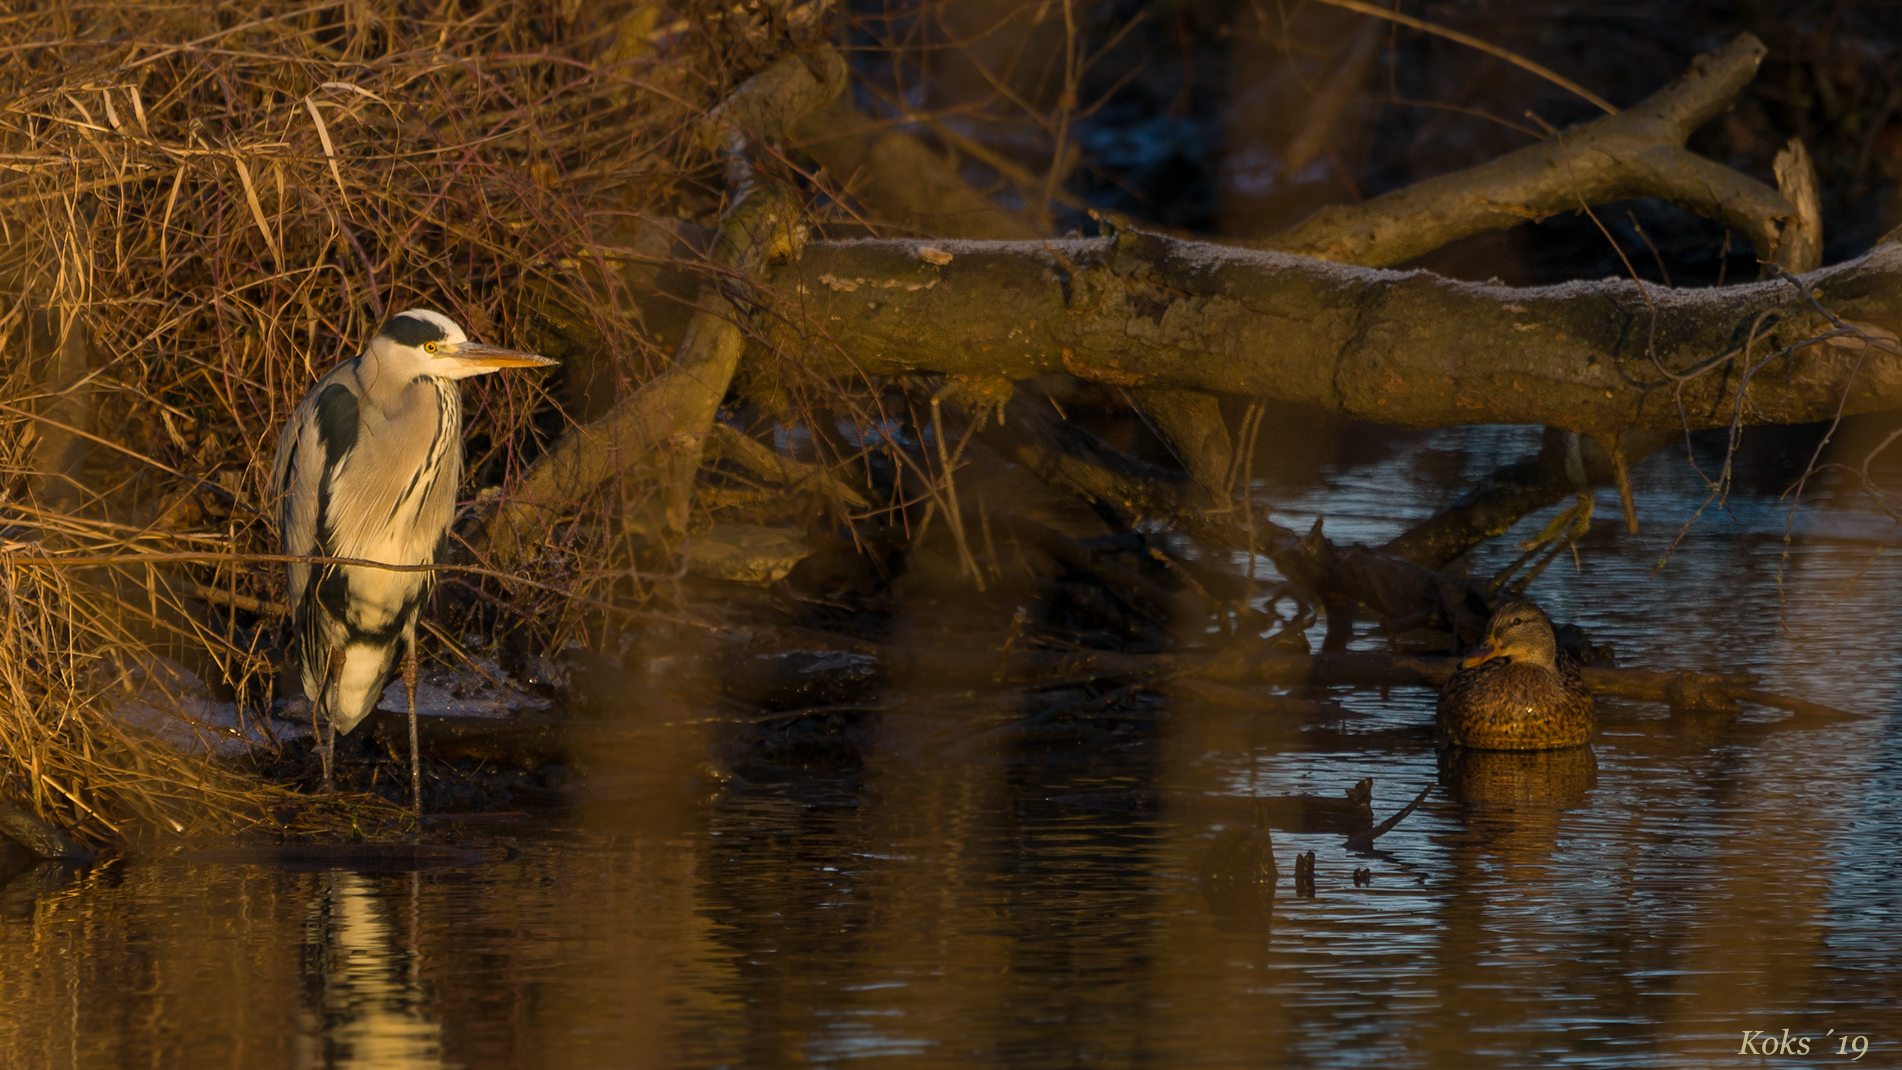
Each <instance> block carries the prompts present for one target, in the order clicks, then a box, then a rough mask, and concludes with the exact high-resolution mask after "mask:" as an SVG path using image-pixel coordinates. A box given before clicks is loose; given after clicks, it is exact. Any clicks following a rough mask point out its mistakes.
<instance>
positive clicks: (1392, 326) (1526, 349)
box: [769, 231, 1902, 439]
mask: <svg viewBox="0 0 1902 1070" xmlns="http://www.w3.org/2000/svg"><path fill="white" fill-rule="evenodd" d="M926 247H927V243H921V242H914V241H859V242H836V243H812V244H809V245H808V246H807V247H806V250H805V253H804V255H803V257H802V258H801V260H800V262H799V263H797V264H795V265H791V266H788V267H787V268H784V269H781V270H779V271H777V272H775V273H774V274H773V276H772V282H773V285H774V287H775V289H776V291H777V294H778V295H779V298H780V300H781V302H782V303H783V307H784V310H785V311H786V313H787V314H788V320H789V321H791V320H796V321H801V322H803V323H806V324H810V325H811V327H812V329H814V330H817V331H819V332H821V333H822V334H823V336H824V337H826V338H828V339H846V338H849V339H851V340H852V341H851V347H850V348H851V354H852V361H851V363H850V364H849V365H848V364H847V363H846V362H845V360H844V358H843V355H842V354H840V353H838V352H836V351H832V352H829V351H828V349H829V346H804V340H803V339H801V338H799V337H797V336H796V335H795V334H794V330H795V328H793V327H792V326H790V325H783V326H781V327H780V328H779V329H777V330H776V331H775V332H774V334H773V337H772V339H771V343H769V344H776V345H780V346H785V347H788V348H792V347H804V348H806V349H807V350H808V359H809V361H810V362H811V363H812V365H813V367H814V370H815V371H827V372H830V373H833V374H841V375H843V374H847V373H850V372H860V373H869V374H872V375H887V376H898V375H910V374H918V373H924V372H932V373H938V374H946V375H953V376H961V377H966V378H972V379H998V378H1003V379H1011V380H1023V379H1031V378H1035V377H1037V376H1041V375H1046V374H1053V373H1059V372H1067V373H1069V374H1073V375H1076V376H1077V377H1079V378H1082V379H1086V380H1090V381H1093V382H1099V383H1105V384H1109V385H1114V386H1129V387H1134V386H1142V387H1149V388H1159V389H1178V390H1200V391H1204V392H1210V393H1216V392H1227V393H1238V394H1247V395H1253V396H1258V397H1264V398H1274V399H1279V400H1284V401H1294V402H1300V403H1304V404H1309V405H1313V406H1317V407H1319V408H1323V409H1327V410H1331V411H1334V412H1340V413H1344V414H1347V415H1351V416H1356V417H1361V418H1364V419H1369V420H1376V421H1380V422H1384V423H1394V424H1406V425H1411V426H1416V427H1449V426H1464V425H1470V424H1481V423H1509V424H1546V425H1550V426H1555V427H1563V428H1566V429H1568V430H1573V431H1578V432H1581V433H1584V434H1589V435H1593V436H1594V437H1598V438H1601V439H1603V438H1606V437H1608V436H1610V435H1613V434H1616V433H1618V432H1620V431H1624V430H1627V429H1629V428H1633V427H1649V428H1660V429H1670V428H1678V429H1684V428H1702V427H1725V426H1729V425H1731V424H1732V422H1733V421H1735V420H1739V419H1741V420H1742V421H1743V422H1745V423H1750V424H1773V423H1807V422H1811V421H1815V420H1818V419H1824V418H1829V417H1833V416H1835V415H1836V414H1837V413H1838V412H1841V413H1843V414H1844V415H1849V414H1855V413H1863V412H1871V411H1877V410H1882V409H1888V408H1895V407H1897V406H1898V405H1902V351H1898V350H1897V349H1896V348H1895V347H1894V345H1893V344H1891V343H1889V342H1887V341H1886V340H1885V336H1884V335H1883V334H1882V333H1881V332H1883V331H1886V332H1889V333H1894V332H1897V331H1898V330H1902V246H1896V245H1882V246H1878V247H1876V248H1875V249H1874V250H1872V251H1870V252H1869V253H1867V254H1865V255H1863V256H1862V257H1860V258H1858V259H1856V260H1853V261H1850V262H1848V263H1844V264H1839V265H1836V266H1834V267H1829V268H1824V269H1822V270H1820V271H1815V272H1811V273H1809V274H1807V275H1803V276H1799V277H1797V278H1796V279H1794V280H1782V281H1774V282H1762V283H1751V284H1746V285H1741V286H1731V287H1724V288H1721V289H1720V288H1711V289H1704V290H1667V291H1657V290H1648V289H1641V288H1640V287H1639V286H1638V285H1637V284H1634V283H1632V282H1629V281H1624V280H1602V281H1598V282H1579V283H1570V284H1567V285H1565V286H1553V287H1539V288H1524V289H1519V288H1513V287H1506V286H1496V285H1490V284H1481V283H1469V282H1459V281H1455V280H1451V279H1445V278H1440V277H1438V276H1435V275H1431V274H1427V273H1425V272H1408V273H1396V272H1389V271H1374V270H1366V269H1361V268H1353V267H1345V266H1341V265H1335V264H1327V263H1324V262H1321V261H1318V260H1314V259H1310V258H1305V257H1290V256H1284V255H1281V254H1276V253H1262V252H1254V251H1250V250H1243V249H1235V248H1231V247H1225V246H1217V245H1209V244H1203V243H1195V242H1182V241H1177V240H1175V239H1172V238H1165V237H1161V236H1158V235H1151V234H1141V233H1135V232H1130V231H1123V232H1119V233H1117V234H1115V235H1112V236H1110V237H1107V238H1091V239H1070V240H1066V241H1052V242H1039V243H1035V244H1032V243H1028V242H948V241H940V242H937V243H935V244H933V245H931V246H930V247H929V248H930V254H931V255H930V258H929V259H927V257H926V255H924V253H923V252H922V250H924V249H925V248H926ZM946 261H948V262H946ZM1798 286H1802V287H1806V288H1808V289H1809V290H1810V291H1812V292H1813V293H1814V294H1815V295H1816V299H1817V300H1818V301H1820V302H1821V303H1822V304H1823V305H1824V306H1825V307H1828V308H1831V309H1832V310H1834V311H1835V313H1836V314H1837V315H1838V316H1839V317H1840V318H1842V319H1844V320H1845V321H1851V328H1850V330H1849V331H1844V330H1841V329H1839V328H1836V327H1835V325H1834V324H1832V323H1830V322H1829V321H1828V320H1827V319H1825V318H1824V317H1822V316H1820V315H1817V314H1816V313H1814V312H1813V311H1811V310H1810V308H1809V307H1808V305H1807V302H1806V301H1805V300H1804V298H1803V296H1802V295H1801V294H1800V293H1799V292H1798V291H1797V287H1798ZM1855 324H1867V325H1872V326H1874V327H1875V328H1877V329H1876V330H1874V331H1867V330H1862V329H1859V328H1857V327H1855V326H1854V325H1855ZM1753 325H1757V327H1758V329H1757V331H1756V332H1755V334H1754V338H1755V344H1754V346H1753V347H1752V348H1751V351H1750V353H1749V354H1748V358H1747V360H1748V363H1746V364H1744V367H1745V368H1746V369H1748V368H1751V367H1752V366H1754V365H1759V364H1762V363H1763V362H1764V361H1766V360H1768V359H1770V358H1772V357H1774V358H1775V365H1774V367H1775V374H1773V375H1744V374H1739V373H1738V365H1739V364H1740V363H1741V362H1743V361H1744V360H1745V354H1744V349H1745V343H1746V342H1747V341H1748V340H1749V339H1750V338H1751V337H1752V326H1753ZM1825 342H1827V343H1830V344H1824V343H1825ZM1726 373H1728V374H1726ZM1740 383H1742V384H1744V385H1743V386H1742V389H1743V391H1744V397H1743V398H1742V399H1741V401H1742V405H1741V411H1739V408H1740V406H1739V401H1740V399H1739V397H1738V390H1739V384H1740Z"/></svg>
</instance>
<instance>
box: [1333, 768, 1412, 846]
mask: <svg viewBox="0 0 1902 1070" xmlns="http://www.w3.org/2000/svg"><path fill="white" fill-rule="evenodd" d="M1432 792H1433V785H1431V784H1428V785H1427V786H1426V787H1424V788H1421V789H1420V794H1418V795H1415V796H1414V797H1413V801H1412V802H1410V803H1408V804H1407V805H1406V806H1405V807H1404V808H1403V809H1402V810H1401V811H1400V812H1399V813H1397V814H1395V815H1393V816H1392V817H1390V818H1388V819H1387V820H1385V821H1382V822H1381V823H1380V824H1378V825H1375V826H1374V827H1373V828H1370V829H1368V830H1367V831H1366V832H1357V833H1355V834H1354V835H1352V836H1349V837H1348V838H1347V843H1346V844H1344V845H1343V846H1345V847H1346V848H1347V849H1348V850H1350V851H1364V850H1366V849H1367V848H1369V847H1371V846H1373V843H1374V841H1375V840H1377V839H1379V838H1380V837H1381V836H1383V835H1385V834H1386V833H1388V832H1391V831H1393V827H1394V826H1395V825H1398V824H1400V822H1401V821H1403V820H1405V819H1406V816H1407V815H1408V814H1410V813H1413V812H1414V811H1415V810H1418V809H1419V808H1420V804H1421V803H1423V802H1426V797H1427V796H1428V795H1429V794H1431V793H1432Z"/></svg>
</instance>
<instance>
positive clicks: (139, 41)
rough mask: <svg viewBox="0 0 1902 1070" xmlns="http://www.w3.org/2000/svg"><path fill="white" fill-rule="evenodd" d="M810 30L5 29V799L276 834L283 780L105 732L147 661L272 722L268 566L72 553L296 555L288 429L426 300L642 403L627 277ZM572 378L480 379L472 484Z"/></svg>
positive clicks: (719, 14)
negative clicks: (745, 80)
mask: <svg viewBox="0 0 1902 1070" xmlns="http://www.w3.org/2000/svg"><path fill="white" fill-rule="evenodd" d="M811 14H812V12H811V11H810V10H808V11H806V12H805V15H806V16H807V17H808V18H809V17H810V15H811ZM788 21H789V16H788V13H787V11H785V10H783V9H779V8H762V7H758V6H754V7H751V8H746V7H740V8H733V9H731V10H721V9H715V8H707V9H705V10H700V9H698V8H696V7H695V6H694V5H693V4H691V3H689V4H687V5H684V6H677V7H674V8H669V9H663V8H660V7H658V6H655V5H650V4H643V3H625V4H619V5H602V6H599V7H598V8H597V6H596V5H583V4H579V3H576V2H574V0H545V2H538V0H489V2H486V3H457V2H454V0H449V2H403V0H317V2H310V3H281V2H270V0H267V2H261V3H254V4H248V5H202V4H143V3H127V2H107V3H84V2H80V3H58V4H54V3H37V4H24V5H14V6H13V7H12V8H11V9H10V13H9V14H7V15H5V16H4V17H0V227H3V228H4V233H5V237H6V244H5V253H4V259H3V261H0V296H3V297H4V299H5V300H4V305H3V306H0V346H4V347H5V348H6V351H7V352H8V353H9V354H10V357H11V359H10V360H8V362H7V363H6V365H5V374H4V377H3V378H0V479H4V481H5V482H4V490H5V494H4V499H0V538H3V539H4V543H0V586H3V593H4V602H3V603H0V614H4V621H3V622H0V688H4V708H0V803H4V804H8V805H14V806H19V807H29V808H32V809H34V810H36V811H38V812H39V813H41V814H42V815H43V816H45V817H47V818H49V819H51V820H53V821H54V822H56V823H58V824H60V825H63V826H65V827H67V828H70V829H73V830H75V831H76V832H78V833H79V834H81V835H82V836H85V837H88V838H91V839H94V840H102V839H111V838H117V837H124V836H128V835H132V834H134V833H136V832H137V831H139V830H143V829H170V830H173V831H182V830H184V829H186V828H199V827H204V828H219V829H227V828H231V827H235V826H239V825H243V824H246V823H249V822H255V821H259V820H267V819H269V818H270V816H271V815H272V814H273V807H274V806H276V804H278V803H281V802H283V801H286V800H287V799H288V798H289V797H290V793H289V789H287V788H284V787H281V786H277V785H274V784H272V783H269V782H267V781H265V780H263V779H261V778H259V777H257V776H255V775H252V774H248V773H245V772H243V771H239V770H235V769H233V768H229V767H221V766H219V765H217V764H215V763H213V762H211V761H208V760H206V759H203V758H199V757H193V756H190V755H187V754H185V753H182V752H180V751H177V750H174V749H172V748H171V747H168V746H166V745H165V744H163V743H161V742H159V741H158V740H157V739H156V738H155V737H152V736H150V735H148V734H145V733H143V732H140V731H138V730H135V729H131V728H129V727H127V726H126V725H125V724H123V723H121V722H120V721H119V720H118V719H116V718H115V717H113V716H112V715H111V712H110V711H111V709H112V707H113V705H114V703H115V702H116V701H118V700H119V699H120V698H122V697H123V695H124V694H125V692H126V689H127V688H128V687H129V686H130V685H129V684H128V682H127V681H128V679H129V677H130V674H132V673H133V672H134V670H135V669H136V668H137V667H138V666H139V665H141V664H146V663H149V659H150V656H151V654H152V653H154V652H159V653H169V654H172V655H173V656H176V657H178V658H179V659H180V660H184V661H187V662H189V663H190V664H191V665H192V666H193V667H194V668H196V669H198V670H199V671H200V672H201V673H202V675H203V676H204V677H205V678H206V679H207V680H208V681H211V682H212V683H213V685H214V686H218V687H225V686H228V687H229V688H230V689H231V690H232V692H233V693H234V695H233V697H235V699H236V700H237V702H238V704H239V706H240V708H246V707H251V708H255V707H257V706H258V705H259V704H260V703H261V701H262V700H263V699H264V698H265V697H266V696H268V693H269V686H270V681H271V676H272V674H273V673H274V672H275V667H274V664H273V657H274V651H275V649H276V646H277V639H278V636H277V635H276V632H275V628H276V625H275V623H274V621H273V619H272V615H271V614H270V613H268V612H264V613H259V612H256V611H257V610H259V609H266V610H268V608H269V606H270V605H272V604H273V603H275V602H278V601H281V599H282V587H281V584H282V580H281V578H280V575H279V570H278V569H277V567H275V566H267V565H258V564H249V563H244V562H233V561H231V560H228V559H226V560H222V561H207V562H204V563H201V564H197V565H191V564H186V565H179V564H173V563H168V564H165V565H148V566H142V567H137V568H128V567H113V568H100V567H97V566H96V565H93V566H89V567H78V566H69V565H61V564H59V563H57V562H51V561H49V558H56V557H57V556H59V555H61V554H70V555H92V556H94V557H97V556H98V555H102V554H112V555H125V556H134V555H150V554H158V553H165V554H174V555H175V554H179V553H190V552H202V553H206V554H207V555H231V554H256V553H269V552H271V551H274V550H275V549H276V537H277V536H276V532H275V530H274V526H273V524H272V523H271V522H270V520H269V518H268V514H269V512H270V506H269V502H268V499H267V494H268V488H267V483H268V479H269V471H270V464H271V458H272V455H273V452H274V450H275V448H276V444H277V434H278V429H279V427H280V426H281V424H282V422H283V420H284V419H285V417H286V416H287V414H288V413H289V412H290V408H291V406H292V405H294V404H295V402H296V400H297V398H298V397H299V396H300V395H301V394H302V393H303V392H304V391H305V390H306V389H307V388H308V387H309V385H310V384H311V382H312V381H313V380H314V379H315V378H316V377H317V376H319V375H320V374H322V373H323V371H324V370H325V369H326V368H328V367H329V366H330V365H332V364H334V363H335V362H336V361H337V360H339V359H341V358H344V357H347V356H349V355H350V354H351V353H352V352H353V351H354V350H353V348H352V347H354V346H357V345H360V344H361V343H362V341H363V340H364V339H366V338H367V337H368V336H369V335H370V334H372V333H373V332H374V331H375V329H376V327H377V326H378V324H379V323H380V322H381V321H382V320H383V319H384V318H385V317H387V316H388V315H389V314H391V313H393V312H395V311H398V310H401V309H403V308H408V307H430V308H437V309H440V310H442V311H444V312H446V313H448V314H449V315H451V316H452V317H453V318H455V319H457V320H458V321H459V322H461V323H462V324H463V325H464V326H465V327H466V328H467V329H468V330H469V333H470V334H471V336H472V337H476V338H479V339H484V340H490V341H495V342H499V343H503V344H518V345H520V344H533V343H535V341H536V340H537V338H538V332H539V327H538V325H539V324H542V323H544V322H546V321H547V320H548V319H554V320H558V321H560V322H563V323H567V324H574V323H581V324H584V325H585V327H586V332H585V333H586V334H587V335H588V336H589V337H592V338H598V339H599V347H600V350H601V351H600V352H599V353H594V354H589V355H588V356H589V357H590V358H591V360H592V362H593V366H594V367H596V368H600V367H606V368H609V369H611V371H612V373H613V374H612V375H610V376H609V378H608V379H607V380H606V381H607V383H608V387H609V388H618V389H626V388H627V387H628V386H629V385H631V384H637V383H638V382H639V381H640V380H641V379H642V378H643V377H644V375H645V374H646V373H647V372H646V370H647V369H651V368H653V367H654V366H655V364H656V363H658V358H659V357H660V355H661V354H660V351H659V349H658V348H657V347H656V345H655V344H654V341H653V336H652V334H651V332H650V331H648V330H647V329H646V328H645V327H644V325H643V324H642V323H641V322H640V318H639V313H638V311H636V310H637V309H638V307H639V302H638V300H631V299H629V298H630V295H629V294H627V293H625V292H624V291H625V289H626V287H627V286H628V285H630V284H629V283H628V282H627V281H626V277H624V275H623V274H622V273H621V272H618V271H616V270H612V269H613V268H614V267H616V266H618V265H620V264H623V263H625V262H627V261H628V260H629V258H630V257H634V256H636V255H637V254H634V253H633V252H631V251H630V249H629V245H631V244H632V242H631V240H630V236H631V235H636V234H638V233H639V232H640V230H641V229H642V226H643V219H644V217H645V218H647V219H652V218H654V217H656V216H657V215H661V214H664V215H667V216H672V215H675V214H693V213H695V212H699V213H701V214H702V215H705V214H706V213H708V212H710V211H713V210H717V207H718V190H717V185H713V186H709V185H708V184H707V182H706V178H707V175H708V174H710V173H711V172H708V171H706V170H705V168H706V164H707V161H706V160H705V159H704V158H702V157H698V156H696V155H695V151H694V150H693V149H692V148H691V146H690V145H689V144H688V143H687V141H686V139H685V138H684V137H683V136H682V134H683V132H684V131H685V130H686V129H687V128H688V127H689V126H690V125H691V120H692V119H693V118H695V117H697V116H698V115H700V114H703V113H704V111H705V109H706V108H707V107H708V106H709V105H710V104H712V103H714V102H717V101H718V100H719V99H720V96H721V95H722V93H723V91H724V90H725V89H727V88H729V87H730V86H731V85H732V84H733V82H734V81H735V80H737V78H738V77H740V76H743V75H744V74H746V73H748V69H749V68H750V67H756V66H758V65H759V64H760V63H762V62H764V59H765V58H767V53H766V46H767V45H768V44H770V43H771V38H772V36H773V34H774V33H775V32H776V31H777V30H783V28H784V27H785V26H786V25H787V23H788ZM650 274H651V273H650ZM632 296H634V297H639V296H640V295H632ZM617 379H618V384H617V383H616V380H617ZM601 381H602V380H601V379H600V378H599V377H598V376H597V378H596V380H595V388H596V389H600V388H601ZM553 389H555V388H553V387H551V386H550V385H549V383H548V382H546V381H537V380H536V379H534V378H531V377H526V376H519V377H509V376H495V377H492V378H488V379H483V380H479V381H478V382H477V383H475V384H474V385H473V386H472V387H471V388H470V391H469V393H468V394H467V395H466V402H467V403H466V410H467V423H468V432H469V441H470V449H469V462H470V463H469V472H470V486H472V487H482V486H493V485H499V484H502V483H505V482H506V481H507V479H508V478H509V476H510V474H511V473H512V472H513V471H515V470H517V468H518V467H519V465H520V464H522V463H523V462H524V459H525V458H528V459H532V457H533V456H534V455H535V454H536V453H538V452H539V449H540V444H541V443H542V442H544V441H546V440H547V438H549V437H550V436H553V435H557V434H559V433H561V432H562V431H563V430H564V429H565V427H566V425H567V421H568V419H569V417H568V416H567V414H566V412H565V411H564V409H563V407H562V405H561V404H560V402H561V400H562V399H560V398H557V397H555V396H553V395H552V394H551V392H550V391H551V390H553ZM576 538H582V537H581V536H576ZM576 552H577V553H582V554H583V556H584V557H585V555H586V554H595V555H597V556H596V557H595V558H590V559H588V560H589V561H590V562H592V563H598V561H599V556H598V555H600V554H602V553H604V552H605V551H604V550H603V549H602V547H601V546H599V545H594V544H590V545H589V546H587V547H577V548H576ZM572 564H573V562H572V561H570V565H571V566H572ZM583 571H585V570H583ZM562 579H563V585H564V589H565V588H567V587H569V586H573V585H575V583H576V573H574V572H573V571H571V572H570V573H569V574H567V575H565V576H563V577H562ZM602 582H603V583H606V582H608V581H602ZM487 593H488V595H489V596H490V597H491V599H494V598H501V599H516V600H518V602H519V604H518V605H515V606H514V607H513V608H514V609H515V610H516V611H517V614H518V616H519V617H520V618H521V619H528V620H541V621H543V622H544V623H545V626H546V627H547V628H548V629H549V630H550V636H548V638H554V639H558V638H559V635H558V634H555V633H559V632H560V630H561V629H564V628H572V627H574V626H575V625H574V622H573V621H572V620H571V619H569V618H568V617H567V616H566V615H564V614H563V613H562V610H563V609H564V608H565V607H564V605H563V601H562V599H560V598H559V597H555V596H551V595H550V594H549V593H548V591H547V590H546V589H545V588H541V589H537V588H528V587H523V588H513V589H511V588H509V587H507V586H506V585H504V586H496V587H493V588H492V589H491V591H489V592H487ZM188 596H193V597H188ZM207 597H209V598H210V603H209V604H210V605H211V609H210V610H209V611H207V608H206V606H207V604H208V603H207V602H206V601H204V599H205V598H207Z"/></svg>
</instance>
